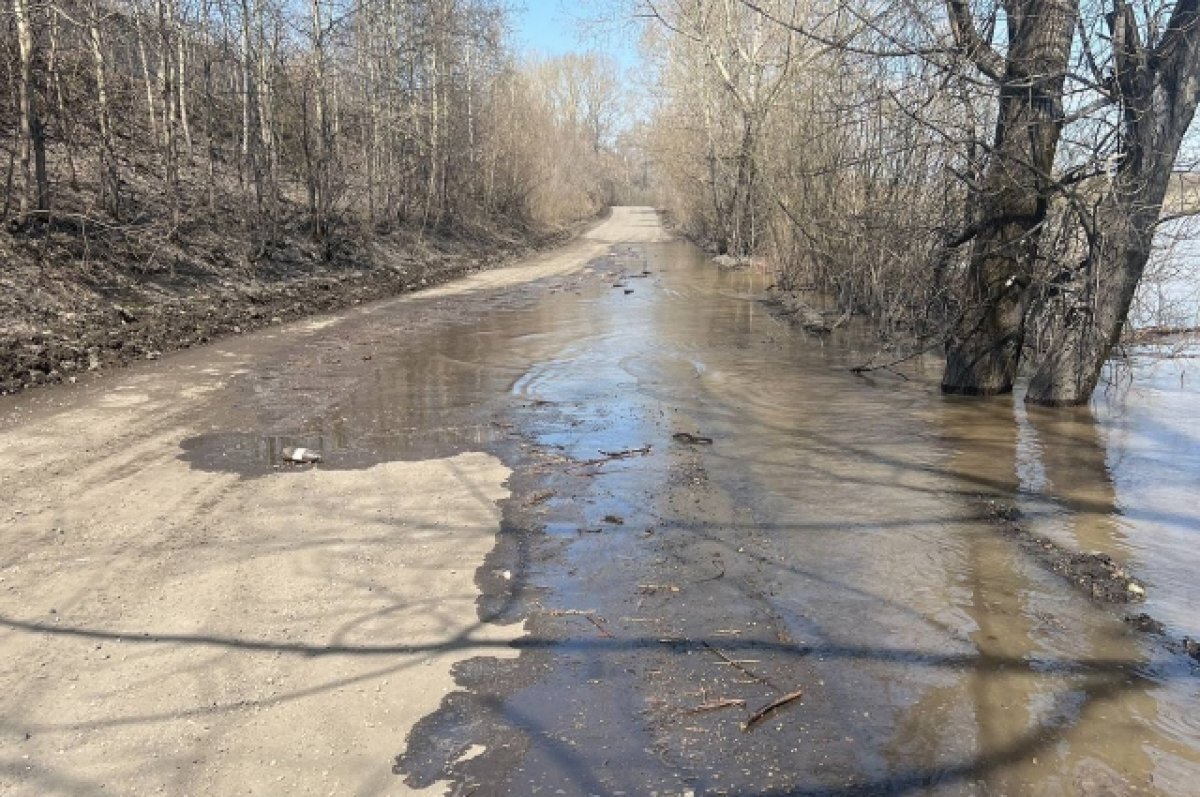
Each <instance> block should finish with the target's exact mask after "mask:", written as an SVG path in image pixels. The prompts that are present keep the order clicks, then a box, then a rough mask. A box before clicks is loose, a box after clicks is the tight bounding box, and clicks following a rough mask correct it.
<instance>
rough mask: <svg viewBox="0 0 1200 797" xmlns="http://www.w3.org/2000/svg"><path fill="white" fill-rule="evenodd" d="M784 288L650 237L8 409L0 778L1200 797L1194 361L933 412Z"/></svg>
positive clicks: (584, 250) (360, 788)
mask: <svg viewBox="0 0 1200 797" xmlns="http://www.w3.org/2000/svg"><path fill="white" fill-rule="evenodd" d="M585 264H586V265H585ZM765 287H766V285H765V280H764V279H763V278H762V277H761V276H757V275H754V274H748V273H728V272H722V271H719V270H717V269H716V268H714V267H713V266H712V265H711V264H710V263H708V262H706V260H705V259H704V258H703V256H702V255H701V254H700V253H699V252H697V251H696V250H695V249H694V248H692V247H691V246H689V245H687V244H684V243H680V242H671V241H669V240H668V238H667V236H665V235H664V234H663V233H662V231H661V229H660V227H659V226H658V222H657V219H656V217H655V215H654V214H653V212H652V211H649V210H646V209H625V208H622V209H617V210H616V212H615V213H614V216H613V219H611V220H610V221H609V222H608V223H607V224H606V225H604V226H602V227H601V228H600V229H599V230H597V231H596V232H595V233H593V234H592V236H591V237H590V238H589V239H587V240H585V241H581V242H580V243H578V244H575V245H573V248H572V249H571V250H570V253H569V254H561V253H560V254H559V255H557V256H555V257H552V258H549V259H548V260H545V261H543V262H540V263H533V264H530V265H529V266H527V267H526V268H525V270H524V271H518V272H492V273H489V274H487V275H479V276H478V277H477V278H475V281H474V282H473V283H469V284H461V283H460V284H455V285H451V286H447V287H446V288H444V289H439V290H438V291H436V292H434V291H431V292H428V293H425V294H421V295H418V296H416V297H411V298H408V299H406V300H404V301H396V302H386V303H382V304H379V305H373V306H371V307H368V308H364V309H363V310H361V311H359V312H356V313H352V314H350V315H348V316H346V317H342V318H337V319H325V320H321V321H315V322H310V323H307V324H299V325H293V326H292V327H290V328H284V329H281V330H277V331H275V332H274V333H272V334H266V335H257V336H253V337H248V338H246V339H241V340H237V341H233V342H230V343H226V344H223V345H221V346H218V347H212V348H208V349H205V350H201V351H194V352H189V353H186V354H183V355H179V356H177V357H172V358H168V359H167V360H165V361H164V362H162V363H158V364H155V365H154V366H152V367H147V368H145V369H142V370H138V371H132V372H129V373H127V374H125V375H122V376H119V377H116V378H113V379H109V380H105V381H104V382H101V383H99V384H96V385H91V386H80V387H78V388H77V389H74V390H63V391H46V392H43V393H40V394H36V395H34V396H31V397H27V398H26V399H22V400H20V401H14V402H10V403H8V404H4V405H0V415H2V417H3V420H2V421H0V424H2V426H0V429H3V438H2V442H0V466H2V469H0V489H2V490H3V491H4V494H5V503H4V506H3V509H2V511H0V539H3V542H4V548H3V551H2V552H0V654H2V655H0V687H3V694H2V695H0V784H2V785H4V786H5V787H6V788H7V790H8V791H12V792H13V793H16V794H52V793H70V794H90V793H95V792H98V791H100V790H101V789H103V790H105V791H107V792H115V793H151V792H155V791H163V792H166V793H175V794H192V793H199V792H206V793H216V794H224V793H233V792H234V791H238V792H242V791H251V792H253V793H267V794H278V793H287V794H317V793H321V794H329V793H334V794H407V793H412V792H417V791H425V790H428V791H429V792H430V793H449V794H455V795H468V794H475V795H505V794H510V795H522V796H524V795H534V794H564V795H610V794H611V795H618V794H625V795H652V794H655V795H685V794H692V795H709V794H712V795H717V794H726V795H787V794H800V795H808V794H811V795H849V794H863V795H875V794H944V795H958V794H966V795H1027V794H1030V795H1076V794H1078V795H1100V794H1105V795H1108V794H1111V795H1124V794H1164V795H1179V794H1198V793H1200V787H1197V783H1198V782H1200V680H1197V677H1196V676H1197V670H1196V667H1197V664H1196V663H1195V662H1194V661H1193V660H1192V659H1191V658H1189V657H1188V655H1187V654H1186V653H1185V652H1184V651H1183V650H1182V649H1181V646H1180V643H1181V641H1182V640H1183V638H1184V637H1187V636H1193V637H1196V636H1200V619H1198V618H1197V616H1196V614H1195V612H1194V609H1193V608H1192V607H1194V606H1195V605H1197V599H1200V588H1198V587H1197V586H1196V584H1197V579H1196V578H1195V577H1194V574H1195V573H1196V572H1197V567H1198V566H1200V545H1197V542H1200V506H1198V502H1197V501H1196V500H1195V494H1196V488H1197V486H1200V485H1198V482H1200V459H1198V457H1200V453H1198V452H1200V441H1197V440H1196V439H1195V433H1196V432H1195V430H1196V429H1197V428H1198V427H1197V424H1196V420H1197V403H1196V401H1195V399H1196V390H1197V389H1196V385H1195V373H1194V371H1192V370H1189V364H1190V363H1192V362H1194V361H1193V360H1191V359H1190V358H1186V357H1185V358H1178V359H1173V360H1170V361H1166V362H1163V361H1154V362H1151V361H1148V360H1147V361H1145V362H1141V363H1139V364H1138V365H1137V369H1138V371H1137V378H1136V379H1135V381H1134V382H1133V386H1132V387H1129V386H1128V383H1127V382H1126V383H1122V384H1124V385H1125V386H1124V387H1121V388H1120V389H1114V390H1111V391H1109V392H1108V393H1107V394H1106V395H1105V397H1104V399H1103V400H1102V401H1101V402H1100V403H1099V405H1098V407H1097V409H1096V411H1095V412H1094V413H1090V412H1089V413H1085V412H1075V413H1061V412H1060V413H1054V414H1051V413H1038V412H1033V411H1028V412H1027V411H1025V410H1024V409H1023V408H1022V407H1021V405H1020V402H1019V401H1018V402H1014V401H1013V399H1012V398H1006V399H1003V400H995V401H986V402H981V401H971V400H962V399H947V398H943V397H941V396H940V395H938V394H937V392H936V376H937V374H936V373H929V374H928V375H927V376H922V374H921V373H920V372H919V371H918V372H915V373H911V374H910V377H911V378H910V380H909V381H907V382H906V381H901V380H899V379H895V378H891V377H888V376H882V377H879V378H872V379H864V378H860V377H856V376H854V375H852V374H851V373H849V371H848V367H849V366H851V365H856V364H859V363H860V362H862V361H864V360H865V359H866V358H867V357H868V356H869V355H870V354H871V352H872V350H871V346H870V342H869V338H868V336H867V335H866V334H865V333H864V332H863V331H861V330H858V331H855V330H847V331H845V332H844V333H843V332H839V334H838V335H836V336H834V337H833V338H831V339H826V340H821V339H816V338H812V337H809V336H806V335H804V334H803V333H800V332H797V331H793V330H792V329H790V328H789V327H787V326H786V325H784V324H783V323H782V322H780V321H779V320H777V319H776V318H774V317H773V316H772V315H771V314H770V313H769V312H768V311H767V310H766V308H764V307H763V305H762V304H761V303H760V302H759V301H758V297H759V296H760V295H761V293H762V290H763V289H764V288H765ZM294 445H304V446H309V447H313V448H316V449H319V450H321V451H323V452H324V454H325V460H324V461H323V462H322V463H321V464H319V465H317V466H315V467H308V468H293V467H290V466H286V465H281V463H280V461H279V458H280V452H281V450H282V448H283V447H285V446H294ZM996 506H1000V507H1003V508H1004V510H1003V512H1004V514H1005V515H1006V516H1007V517H1016V518H1018V522H1019V524H1020V525H1021V527H1022V529H1023V530H1024V531H1025V532H1027V533H1028V534H1030V535H1035V536H1038V537H1045V538H1047V539H1048V540H1053V541H1054V542H1056V543H1058V544H1059V545H1061V546H1062V547H1063V548H1064V549H1065V550H1073V551H1082V552H1091V551H1099V552H1102V553H1104V554H1106V555H1108V556H1110V557H1112V559H1113V560H1114V562H1116V563H1117V565H1118V566H1120V567H1123V568H1127V569H1128V571H1129V572H1130V573H1132V574H1135V575H1136V576H1137V578H1138V579H1139V580H1140V581H1142V582H1144V583H1145V585H1146V589H1147V600H1146V602H1145V604H1137V605H1131V606H1124V605H1122V606H1115V607H1114V606H1111V605H1108V604H1102V603H1098V602H1095V601H1093V600H1092V599H1091V598H1090V597H1089V596H1088V595H1087V594H1085V592H1084V591H1082V590H1080V589H1078V588H1076V586H1074V585H1072V584H1071V583H1069V582H1068V581H1067V580H1066V579H1064V578H1063V577H1062V576H1060V575H1058V574H1057V573H1054V572H1052V571H1051V569H1050V568H1049V567H1047V566H1046V564H1045V562H1044V561H1043V559H1042V558H1040V557H1039V556H1037V555H1035V554H1034V553H1031V552H1030V551H1029V550H1028V546H1022V545H1021V544H1019V543H1018V540H1017V539H1016V538H1014V536H1013V534H1012V533H1011V529H1010V528H1009V525H1011V523H1009V521H1005V522H1004V523H1001V522H998V519H997V517H996V513H995V511H994V508H995V507H996ZM1140 612H1147V613H1149V614H1152V615H1153V616H1154V617H1155V618H1157V619H1158V620H1160V621H1161V622H1162V623H1163V624H1164V628H1163V633H1161V634H1157V633H1146V632H1142V631H1138V630H1136V629H1135V628H1133V627H1131V626H1130V625H1129V624H1128V623H1126V622H1125V621H1124V618H1125V616H1126V615H1127V614H1131V613H1140ZM776 702H779V703H780V705H778V707H777V708H774V709H773V710H770V711H767V712H765V713H762V712H761V710H762V709H764V708H767V707H769V706H771V705H772V704H773V703H776ZM0 791H5V789H0ZM6 793H7V791H6Z"/></svg>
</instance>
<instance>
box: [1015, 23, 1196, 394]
mask: <svg viewBox="0 0 1200 797" xmlns="http://www.w3.org/2000/svg"><path fill="white" fill-rule="evenodd" d="M1198 5H1200V3H1197V0H1185V2H1182V3H1180V4H1179V5H1178V6H1176V8H1175V11H1174V12H1173V14H1172V18H1171V22H1170V24H1169V25H1168V28H1167V32H1166V33H1165V34H1164V35H1163V39H1162V41H1161V42H1159V44H1158V46H1157V47H1155V48H1144V47H1142V46H1141V44H1140V42H1138V41H1137V40H1136V34H1137V28H1136V22H1135V20H1134V17H1133V13H1132V11H1130V10H1129V9H1128V7H1126V6H1125V5H1124V4H1123V3H1121V2H1118V3H1117V4H1116V5H1115V8H1116V12H1115V13H1114V14H1113V17H1112V19H1114V20H1118V21H1119V22H1117V23H1116V24H1115V25H1114V31H1113V33H1114V35H1113V40H1114V45H1115V46H1114V49H1117V50H1118V52H1120V53H1121V55H1120V56H1119V57H1118V59H1117V64H1118V73H1117V80H1118V85H1119V88H1120V92H1121V95H1120V96H1121V100H1122V107H1121V111H1122V122H1123V126H1122V132H1123V135H1122V143H1123V151H1122V152H1121V161H1120V164H1119V165H1118V168H1117V173H1116V175H1115V176H1114V178H1113V179H1112V181H1111V182H1110V184H1109V188H1108V193H1107V195H1106V196H1105V197H1104V199H1103V201H1102V202H1101V204H1100V206H1099V208H1098V210H1097V211H1096V213H1095V216H1094V219H1091V220H1085V223H1088V222H1090V225H1089V226H1090V227H1091V229H1090V230H1088V233H1089V235H1088V239H1089V242H1090V246H1089V251H1088V256H1087V257H1086V258H1085V259H1084V260H1083V262H1082V263H1081V264H1080V265H1079V266H1078V267H1076V268H1075V269H1074V271H1073V273H1072V274H1071V275H1070V278H1069V279H1067V280H1065V281H1064V284H1063V285H1062V286H1061V287H1060V289H1059V292H1058V294H1057V295H1056V296H1054V297H1052V298H1051V300H1050V301H1048V302H1047V306H1046V308H1045V314H1046V315H1047V317H1048V321H1049V324H1050V330H1049V334H1048V336H1047V338H1048V342H1047V345H1046V346H1045V347H1044V353H1043V354H1042V355H1041V356H1040V358H1039V362H1038V365H1037V370H1036V372H1035V374H1034V376H1033V379H1032V381H1031V382H1030V385H1029V392H1028V394H1027V395H1026V400H1027V401H1029V402H1031V403H1034V404H1045V405H1052V406H1058V405H1072V404H1084V403H1086V402H1087V401H1088V400H1089V399H1090V398H1091V396H1092V393H1093V391H1094V390H1095V389H1096V383H1097V381H1098V380H1099V378H1100V372H1101V369H1102V368H1103V367H1104V363H1105V362H1106V361H1107V360H1108V357H1109V354H1110V353H1111V352H1112V348H1113V346H1114V345H1116V343H1117V341H1118V340H1119V339H1120V336H1121V330H1122V329H1123V327H1124V325H1125V319H1126V317H1127V316H1128V314H1129V306H1130V303H1131V302H1132V301H1133V296H1134V293H1135V292H1136V291H1137V287H1138V283H1139V282H1140V281H1141V278H1142V273H1143V272H1144V271H1145V268H1146V262H1147V261H1148V260H1149V259H1150V251H1151V243H1152V241H1153V237H1154V228H1155V225H1156V224H1157V223H1158V219H1159V213H1160V211H1161V209H1162V203H1163V198H1164V196H1165V195H1166V191H1167V185H1168V182H1169V180H1170V177H1171V170H1172V169H1173V168H1174V165H1175V161H1176V158H1177V157H1178V155H1179V148H1180V146H1181V144H1182V142H1183V137H1184V134H1185V133H1186V132H1187V130H1188V127H1189V126H1190V125H1191V123H1192V118H1193V117H1194V116H1195V113H1196V105H1197V100H1198V90H1200V31H1198V30H1197V23H1198V19H1197V7H1198ZM1155 67H1157V68H1155Z"/></svg>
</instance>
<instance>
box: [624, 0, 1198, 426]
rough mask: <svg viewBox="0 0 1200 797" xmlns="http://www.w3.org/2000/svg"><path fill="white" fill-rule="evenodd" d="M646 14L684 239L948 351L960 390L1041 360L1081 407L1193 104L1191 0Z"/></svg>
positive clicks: (707, 3) (662, 137)
mask: <svg viewBox="0 0 1200 797" xmlns="http://www.w3.org/2000/svg"><path fill="white" fill-rule="evenodd" d="M638 5H639V7H640V9H641V13H642V14H643V15H644V16H646V17H649V18H651V19H652V20H653V24H652V25H651V26H650V33H649V34H648V35H649V36H650V37H652V38H653V39H655V43H654V44H653V45H652V46H651V47H649V48H648V51H650V52H653V53H656V54H657V55H658V58H659V69H660V71H661V74H662V91H661V105H660V110H659V112H658V116H657V119H656V122H655V125H654V132H653V134H652V136H651V141H652V142H653V145H652V146H653V149H654V152H655V154H656V156H657V159H658V161H659V163H660V169H661V172H662V174H663V176H664V178H665V182H666V189H665V198H666V202H667V204H668V205H669V206H670V207H671V209H672V210H673V211H674V212H675V214H676V215H677V217H678V218H679V220H680V222H681V224H682V225H683V226H684V227H685V228H686V229H688V231H689V232H691V233H692V234H693V235H695V236H697V237H699V238H702V239H707V240H709V241H710V242H712V244H713V245H714V247H715V248H716V249H718V250H720V251H730V252H734V253H736V254H744V253H749V252H756V253H760V254H765V255H768V256H770V257H773V258H774V259H775V260H776V261H777V262H778V263H779V264H780V266H781V267H782V268H783V271H784V275H785V276H786V277H787V278H789V279H790V280H792V281H793V282H795V283H801V284H811V285H815V286H816V287H818V288H820V289H822V290H825V291H827V292H829V293H832V294H834V295H835V296H837V298H838V299H839V301H840V302H841V303H842V304H843V305H844V306H846V307H847V308H851V309H855V310H859V311H865V312H869V313H872V314H875V315H877V316H879V317H881V318H882V319H883V320H884V321H885V327H886V328H887V329H889V330H890V331H892V332H897V331H904V332H906V333H907V336H908V337H909V339H910V341H911V343H910V345H912V346H914V347H919V346H922V345H928V344H930V343H942V342H944V343H945V347H946V370H945V374H944V378H943V388H944V389H945V390H947V391H949V392H962V393H975V394H988V393H997V392H1004V391H1007V390H1010V389H1011V388H1012V385H1013V380H1014V378H1015V377H1016V375H1017V372H1018V367H1019V365H1020V363H1021V359H1022V357H1023V356H1026V357H1028V356H1029V355H1032V358H1031V359H1032V368H1031V371H1032V372H1033V374H1034V375H1033V379H1032V383H1031V387H1030V390H1029V394H1028V396H1029V400H1031V401H1035V402H1038V403H1044V404H1076V403H1081V402H1084V401H1087V400H1088V398H1089V397H1090V396H1091V394H1092V391H1093V390H1094V388H1095V385H1096V382H1097V379H1098V376H1099V374H1100V371H1101V367H1102V366H1103V364H1104V362H1105V360H1106V359H1107V358H1108V356H1109V354H1110V353H1111V351H1112V347H1113V346H1114V345H1115V343H1116V342H1117V340H1118V338H1119V336H1120V334H1121V331H1122V328H1123V326H1124V324H1125V321H1126V315H1127V311H1128V308H1129V305H1130V302H1131V300H1132V299H1133V296H1134V292H1135V290H1136V288H1137V285H1138V283H1139V280H1140V279H1141V276H1142V273H1143V271H1144V269H1145V266H1146V263H1147V260H1148V258H1149V255H1150V251H1151V244H1152V241H1153V239H1154V236H1155V232H1156V229H1157V227H1158V225H1159V222H1160V220H1161V219H1162V216H1163V214H1162V206H1163V201H1164V197H1165V195H1166V191H1167V187H1168V182H1169V179H1170V177H1171V174H1172V171H1173V170H1175V169H1177V168H1178V166H1179V161H1180V157H1181V155H1180V153H1181V147H1182V144H1183V141H1184V136H1185V134H1186V132H1187V130H1188V127H1189V125H1190V123H1191V121H1192V117H1193V116H1194V113H1195V110H1196V102H1197V97H1198V91H1197V86H1198V83H1200V52H1198V51H1200V20H1198V19H1197V14H1198V11H1197V2H1196V0H1173V1H1172V0H1163V1H1162V2H1152V3H1147V4H1141V5H1137V6H1134V5H1130V4H1128V3H1127V2H1126V1H1125V0H981V1H980V2H971V0H914V1H913V2H908V3H900V4H885V5H872V4H864V3H856V2H845V1H844V0H843V1H842V2H833V3H824V2H800V0H643V1H642V2H639V3H638ZM1027 330H1030V331H1032V333H1033V334H1032V335H1027Z"/></svg>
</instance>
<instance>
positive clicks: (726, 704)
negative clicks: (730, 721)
mask: <svg viewBox="0 0 1200 797" xmlns="http://www.w3.org/2000/svg"><path fill="white" fill-rule="evenodd" d="M745 707H746V701H745V700H742V699H741V698H739V697H716V698H713V699H711V700H707V701H705V702H703V703H701V704H700V705H698V706H693V707H691V708H689V709H688V710H687V711H686V712H685V713H687V714H703V713H704V712H706V711H720V710H721V709H723V708H745Z"/></svg>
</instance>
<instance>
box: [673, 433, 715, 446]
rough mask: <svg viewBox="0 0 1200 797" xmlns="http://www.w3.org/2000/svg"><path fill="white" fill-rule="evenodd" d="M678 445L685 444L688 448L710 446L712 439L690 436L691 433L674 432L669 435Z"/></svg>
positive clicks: (702, 436) (697, 435)
mask: <svg viewBox="0 0 1200 797" xmlns="http://www.w3.org/2000/svg"><path fill="white" fill-rule="evenodd" d="M671 437H672V438H674V439H675V441H676V442H678V443H685V444H687V445H689V446H711V445H712V444H713V439H712V438H711V437H705V436H704V435H699V434H692V433H691V432H676V433H675V434H673V435H671Z"/></svg>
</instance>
